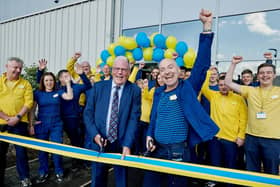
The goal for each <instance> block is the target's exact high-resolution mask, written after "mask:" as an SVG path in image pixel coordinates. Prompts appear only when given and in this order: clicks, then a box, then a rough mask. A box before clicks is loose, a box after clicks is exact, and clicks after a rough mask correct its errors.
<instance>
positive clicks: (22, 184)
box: [20, 178, 32, 187]
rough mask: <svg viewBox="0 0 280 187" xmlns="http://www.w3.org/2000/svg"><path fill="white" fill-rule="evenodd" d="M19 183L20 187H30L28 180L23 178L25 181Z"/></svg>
mask: <svg viewBox="0 0 280 187" xmlns="http://www.w3.org/2000/svg"><path fill="white" fill-rule="evenodd" d="M20 182H21V186H22V187H30V186H32V183H31V181H30V179H29V178H25V179H23V180H21V181H20Z"/></svg>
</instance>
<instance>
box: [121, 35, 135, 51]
mask: <svg viewBox="0 0 280 187" xmlns="http://www.w3.org/2000/svg"><path fill="white" fill-rule="evenodd" d="M121 46H123V47H124V48H126V49H128V50H132V49H135V48H136V47H137V43H136V41H135V40H134V38H128V37H127V38H125V40H124V42H123V43H122V44H121Z"/></svg>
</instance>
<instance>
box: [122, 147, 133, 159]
mask: <svg viewBox="0 0 280 187" xmlns="http://www.w3.org/2000/svg"><path fill="white" fill-rule="evenodd" d="M130 154H131V153H130V148H129V147H126V146H123V151H122V158H121V159H122V160H123V159H124V158H125V156H126V155H130Z"/></svg>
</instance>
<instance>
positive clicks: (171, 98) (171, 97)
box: [169, 94, 177, 101]
mask: <svg viewBox="0 0 280 187" xmlns="http://www.w3.org/2000/svg"><path fill="white" fill-rule="evenodd" d="M176 99H177V95H175V94H174V95H171V96H170V97H169V100H170V101H173V100H176Z"/></svg>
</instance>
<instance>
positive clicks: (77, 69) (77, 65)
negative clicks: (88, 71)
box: [75, 63, 83, 75]
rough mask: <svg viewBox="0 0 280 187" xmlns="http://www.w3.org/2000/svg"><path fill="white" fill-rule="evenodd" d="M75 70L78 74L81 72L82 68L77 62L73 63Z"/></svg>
mask: <svg viewBox="0 0 280 187" xmlns="http://www.w3.org/2000/svg"><path fill="white" fill-rule="evenodd" d="M75 72H76V73H77V74H79V75H81V74H83V68H82V66H81V65H80V64H79V63H76V64H75Z"/></svg>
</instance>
